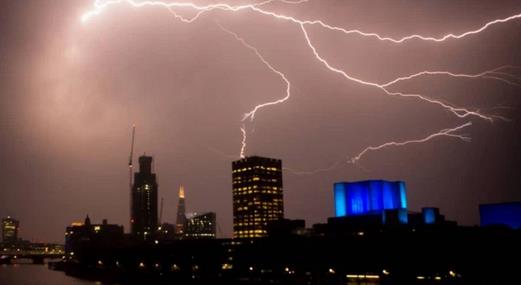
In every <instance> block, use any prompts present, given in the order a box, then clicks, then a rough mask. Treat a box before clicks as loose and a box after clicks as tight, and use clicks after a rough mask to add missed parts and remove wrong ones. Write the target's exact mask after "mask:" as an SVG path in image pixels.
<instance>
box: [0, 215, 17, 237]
mask: <svg viewBox="0 0 521 285" xmlns="http://www.w3.org/2000/svg"><path fill="white" fill-rule="evenodd" d="M19 227H20V222H18V220H15V219H13V218H11V217H10V216H7V217H6V218H3V219H2V241H3V242H4V243H16V242H17V241H18V228H19Z"/></svg>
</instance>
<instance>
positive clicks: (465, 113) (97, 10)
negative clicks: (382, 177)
mask: <svg viewBox="0 0 521 285" xmlns="http://www.w3.org/2000/svg"><path fill="white" fill-rule="evenodd" d="M308 1H309V0H294V1H289V0H265V1H262V2H258V3H252V4H243V5H230V4H225V3H217V4H208V5H197V4H195V3H192V2H176V1H172V2H169V1H136V0H105V1H103V0H96V1H95V2H94V7H93V9H92V10H90V11H88V12H86V13H85V14H84V15H83V16H82V18H81V20H82V21H83V22H86V21H87V20H89V19H90V18H92V17H94V16H97V15H100V14H101V13H102V12H103V11H104V10H106V9H108V8H109V7H111V6H115V5H117V4H127V5H129V6H131V7H134V8H142V7H145V6H157V7H161V8H166V9H168V11H169V12H170V13H171V14H172V15H173V16H174V17H175V18H176V19H178V20H180V21H182V22H184V23H187V24H190V23H193V22H194V21H196V20H197V19H199V18H200V17H201V16H202V15H203V14H207V13H208V12H210V11H213V10H221V11H228V12H238V11H242V10H250V11H252V12H255V13H258V14H261V15H264V16H269V17H271V18H274V19H279V20H285V21H288V22H291V23H294V24H297V25H298V26H299V27H300V29H301V31H302V34H303V36H304V39H305V42H306V44H307V46H308V47H309V48H310V49H311V51H312V53H313V56H314V57H315V58H316V59H317V60H318V61H319V62H320V63H322V64H323V66H325V67H326V68H327V69H328V70H329V71H331V72H333V73H337V74H339V75H341V76H342V77H344V78H345V79H347V80H349V81H352V82H355V83H358V84H361V85H364V86H368V87H372V88H376V89H378V90H380V91H382V92H383V93H384V94H386V95H388V96H398V97H406V98H414V99H417V100H421V101H424V102H427V103H429V104H433V105H436V106H438V107H441V108H442V109H444V110H447V111H449V112H450V113H452V114H453V115H455V116H456V117H458V118H468V117H475V118H479V119H484V120H487V121H490V122H492V121H494V119H495V118H501V117H498V116H492V115H487V114H483V113H481V112H479V110H471V109H469V108H464V107H456V106H453V105H451V104H449V103H446V102H443V101H441V100H437V99H433V98H429V97H427V96H424V95H422V94H410V93H402V92H398V91H391V90H389V88H390V87H391V86H395V85H396V84H397V83H399V82H404V81H407V80H413V79H415V78H418V77H421V76H426V75H431V76H432V75H443V76H449V77H453V78H471V79H478V78H481V79H490V80H498V81H501V82H504V83H507V84H510V85H513V86H518V87H520V86H521V84H520V83H519V82H518V80H520V78H518V77H516V76H514V75H512V74H510V73H508V72H505V71H504V70H505V69H507V68H518V67H512V66H501V67H498V68H495V69H492V70H487V71H484V72H481V73H477V74H465V73H453V72H449V71H429V70H424V71H420V72H417V73H414V74H410V75H407V76H401V77H397V78H396V79H393V80H390V81H388V82H385V83H376V82H371V81H367V80H362V79H359V78H356V77H354V76H352V75H349V74H348V73H347V72H346V71H344V70H342V69H340V68H338V67H335V66H334V64H331V63H330V62H328V61H327V60H326V59H325V58H324V57H323V56H322V55H320V53H319V52H318V51H317V48H316V47H315V45H314V44H313V42H312V40H311V39H310V36H309V32H308V30H307V29H306V26H311V25H313V26H319V27H321V28H323V29H325V30H329V31H336V32H340V33H343V34H344V35H358V36H361V37H368V38H374V39H376V40H378V41H383V42H391V43H394V44H402V43H405V42H407V41H410V40H421V41H428V42H437V43H440V42H444V41H447V40H450V39H453V40H457V39H462V38H465V37H468V36H471V35H475V34H478V33H481V32H483V31H484V30H486V29H488V28H490V27H491V26H493V25H496V24H501V23H506V22H509V21H513V20H516V19H520V18H521V14H515V15H512V16H509V17H505V18H500V19H495V20H492V21H489V22H487V23H485V24H484V25H482V26H480V27H479V28H476V29H473V30H470V31H466V32H463V33H460V34H453V33H449V34H446V35H443V36H440V37H433V36H423V35H418V34H413V35H407V36H403V37H400V38H392V37H387V36H382V35H380V34H378V33H374V32H364V31H361V30H358V29H346V28H343V27H338V26H333V25H330V24H328V23H326V22H324V21H323V20H302V19H298V18H296V17H293V16H287V15H284V14H279V13H276V12H273V11H269V10H265V9H263V8H262V7H263V6H267V5H269V4H271V3H274V2H282V3H286V4H301V3H304V2H308ZM180 9H188V10H192V11H194V12H195V14H194V15H193V16H192V17H184V16H182V15H181V14H179V13H178V10H180ZM219 27H220V28H221V29H222V30H223V31H225V32H226V33H228V34H230V35H232V36H233V37H234V38H235V39H236V40H237V41H239V42H240V43H241V44H242V45H243V46H244V47H245V48H247V49H249V50H251V51H253V52H254V53H255V55H256V56H257V57H258V58H259V59H260V61H261V62H262V63H263V64H264V65H265V66H266V67H268V68H269V69H270V71H272V72H273V73H275V74H277V75H278V76H279V77H280V78H281V79H282V80H283V81H284V82H285V84H286V92H285V96H284V97H283V98H281V99H278V100H274V101H270V102H266V103H262V104H259V105H256V106H255V107H254V108H253V109H252V110H251V111H249V112H247V113H245V114H244V116H243V118H242V121H243V122H244V121H245V120H247V119H249V120H250V121H253V120H254V119H255V115H256V113H257V111H259V110H260V109H262V108H265V107H269V106H273V105H277V104H282V103H284V102H286V101H287V100H288V99H289V98H290V96H291V83H290V81H289V80H288V78H287V77H286V75H285V74H284V73H283V72H282V71H280V70H279V69H276V68H275V67H274V66H273V65H272V64H271V63H270V62H268V61H267V60H266V59H265V57H264V56H263V55H262V54H261V53H260V52H259V50H258V49H257V48H255V47H254V46H252V45H251V44H249V43H248V42H247V41H246V40H245V39H243V38H242V37H240V36H239V35H238V34H237V33H235V32H232V31H230V30H228V29H226V28H223V27H222V26H220V25H219ZM471 124H472V123H471V122H467V123H465V124H463V125H460V126H458V127H455V128H452V129H444V130H441V131H439V132H436V133H433V134H431V135H429V136H426V137H424V138H420V139H414V140H408V141H402V142H394V141H391V142H387V143H384V144H382V145H379V146H370V147H367V148H365V149H364V150H363V151H362V152H360V153H359V154H358V155H356V156H354V157H353V158H351V159H350V160H349V162H350V163H355V162H357V161H358V160H360V159H361V158H362V157H363V156H364V155H365V154H366V153H367V152H369V151H376V150H380V149H383V148H386V147H390V146H404V145H408V144H414V143H423V142H427V141H429V140H431V139H434V138H437V137H442V136H443V137H453V138H458V139H460V140H463V141H470V138H469V137H467V136H464V135H459V134H455V132H457V131H459V130H461V129H463V128H465V127H468V126H470V125H471ZM240 130H241V133H242V141H241V150H240V157H241V158H243V157H244V156H245V151H246V142H247V132H246V126H245V125H244V124H243V125H242V127H241V128H240ZM339 164H340V162H338V163H335V164H332V165H331V166H329V167H327V168H323V169H317V170H313V171H294V170H291V169H288V170H290V171H292V172H294V173H295V174H314V173H319V172H323V171H329V170H332V169H334V168H336V167H338V166H339Z"/></svg>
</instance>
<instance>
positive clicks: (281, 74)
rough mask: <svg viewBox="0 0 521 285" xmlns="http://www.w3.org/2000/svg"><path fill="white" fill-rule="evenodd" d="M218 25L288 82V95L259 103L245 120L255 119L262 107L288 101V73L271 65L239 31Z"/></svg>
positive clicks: (288, 88)
mask: <svg viewBox="0 0 521 285" xmlns="http://www.w3.org/2000/svg"><path fill="white" fill-rule="evenodd" d="M218 26H219V27H220V28H221V30H223V31H225V32H226V33H228V34H230V35H232V36H233V37H234V38H235V39H236V40H237V41H239V42H240V43H241V44H242V45H243V46H244V47H246V48H248V49H250V50H251V51H253V52H254V53H255V55H256V56H257V57H258V58H259V59H260V61H262V63H264V65H266V66H267V67H268V68H269V69H270V70H271V71H273V73H275V74H277V75H278V76H280V78H281V79H282V80H283V81H284V82H285V83H286V96H284V97H283V98H281V99H278V100H275V101H271V102H266V103H262V104H259V105H257V106H255V107H254V108H253V109H252V110H251V111H250V112H248V113H246V114H244V116H243V118H242V120H243V121H244V120H247V119H248V118H249V119H250V121H253V119H255V114H256V113H257V111H258V110H260V109H261V108H265V107H268V106H272V105H277V104H281V103H284V102H286V101H287V100H288V99H289V97H291V83H290V82H289V80H288V78H287V77H286V75H284V73H282V72H281V71H280V70H278V69H276V68H275V67H273V65H271V63H269V62H268V61H267V60H266V59H265V58H264V56H262V54H261V53H260V52H259V50H257V48H255V47H254V46H252V45H250V44H249V43H247V42H246V41H245V40H244V39H243V38H241V37H239V35H237V33H234V32H232V31H230V30H228V29H226V28H224V27H223V26H221V25H220V24H218Z"/></svg>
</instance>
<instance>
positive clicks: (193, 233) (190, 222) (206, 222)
mask: <svg viewBox="0 0 521 285" xmlns="http://www.w3.org/2000/svg"><path fill="white" fill-rule="evenodd" d="M216 229H217V222H216V215H215V213H213V212H209V213H205V214H201V215H197V214H195V215H193V216H191V217H188V219H187V220H186V228H185V230H186V231H185V235H184V236H185V237H186V238H188V239H206V238H215V237H216Z"/></svg>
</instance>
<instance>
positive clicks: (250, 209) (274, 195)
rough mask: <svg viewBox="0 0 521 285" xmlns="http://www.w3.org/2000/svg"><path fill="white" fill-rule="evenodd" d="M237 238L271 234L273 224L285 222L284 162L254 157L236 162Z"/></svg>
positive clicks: (234, 213)
mask: <svg viewBox="0 0 521 285" xmlns="http://www.w3.org/2000/svg"><path fill="white" fill-rule="evenodd" d="M232 178H233V237H234V238H255V237H264V236H266V234H267V226H268V223H269V222H271V221H275V220H279V219H283V218H284V205H283V198H282V161H281V160H279V159H272V158H265V157H260V156H250V157H246V158H243V159H240V160H237V161H234V162H232Z"/></svg>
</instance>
